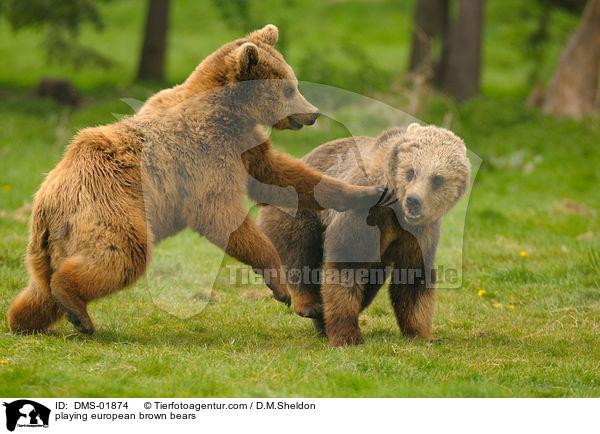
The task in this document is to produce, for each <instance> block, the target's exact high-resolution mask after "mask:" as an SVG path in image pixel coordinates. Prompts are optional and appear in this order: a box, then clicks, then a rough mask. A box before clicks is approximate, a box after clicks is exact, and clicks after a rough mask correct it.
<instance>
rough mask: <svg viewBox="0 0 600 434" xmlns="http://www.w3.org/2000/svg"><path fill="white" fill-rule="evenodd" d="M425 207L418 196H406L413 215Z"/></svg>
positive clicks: (407, 204)
mask: <svg viewBox="0 0 600 434" xmlns="http://www.w3.org/2000/svg"><path fill="white" fill-rule="evenodd" d="M421 205H423V201H422V200H421V198H420V197H419V196H417V195H416V194H409V195H408V196H406V207H407V208H408V209H409V210H410V211H411V212H413V213H416V212H419V210H420V209H421Z"/></svg>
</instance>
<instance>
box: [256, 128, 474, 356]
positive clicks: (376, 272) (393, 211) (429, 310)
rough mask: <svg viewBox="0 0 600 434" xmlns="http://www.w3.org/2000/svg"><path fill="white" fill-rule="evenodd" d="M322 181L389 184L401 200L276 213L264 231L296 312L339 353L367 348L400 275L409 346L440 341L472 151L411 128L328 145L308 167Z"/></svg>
mask: <svg viewBox="0 0 600 434" xmlns="http://www.w3.org/2000/svg"><path fill="white" fill-rule="evenodd" d="M304 162H305V163H306V164H308V165H309V166H311V167H314V168H316V169H318V170H320V171H322V172H323V173H327V174H329V175H331V176H334V177H336V178H338V179H340V180H343V181H345V182H349V183H353V184H359V185H376V184H379V183H382V182H385V183H387V185H388V186H389V188H390V189H391V192H392V193H393V196H394V200H392V201H388V203H387V204H386V206H380V207H377V208H373V209H372V210H370V211H365V210H351V211H346V212H337V211H300V212H299V213H298V214H297V215H296V216H295V217H294V216H291V215H289V214H288V213H286V212H283V211H282V210H280V209H278V208H276V207H273V206H268V207H264V208H263V209H261V211H260V214H259V218H258V225H259V227H260V228H261V229H262V230H263V232H264V233H265V234H267V236H268V237H269V238H270V239H271V241H272V242H273V244H274V245H275V248H276V249H277V251H278V253H279V256H280V258H281V260H282V263H283V265H284V270H285V271H286V273H287V277H288V285H289V287H290V288H291V291H292V302H293V304H294V308H295V310H296V312H297V313H298V314H299V315H301V316H305V317H311V318H313V323H314V325H315V328H316V330H317V331H319V332H320V333H326V334H327V336H328V337H329V341H330V343H331V344H332V345H334V346H339V345H344V344H359V343H362V342H363V337H362V334H361V331H360V328H359V326H358V316H359V313H360V312H361V311H362V310H363V309H365V308H366V307H367V306H368V305H369V303H370V302H371V301H372V300H373V298H374V297H375V295H376V294H377V291H378V290H379V288H380V287H381V286H382V285H383V283H384V282H385V280H386V279H387V278H389V276H390V275H391V276H392V277H391V281H390V285H389V292H390V297H391V302H392V306H393V308H394V311H395V314H396V318H397V320H398V325H399V326H400V329H401V330H402V332H403V333H404V334H405V335H406V336H418V337H420V338H424V339H430V338H431V330H432V326H433V312H434V288H433V283H434V281H435V270H434V261H435V254H436V249H437V245H438V241H439V238H440V228H441V222H442V216H443V215H444V214H445V213H447V212H448V210H450V209H451V208H452V207H453V206H454V205H455V204H456V203H457V202H458V200H459V199H460V198H461V197H462V196H463V194H464V193H465V191H466V190H467V188H468V185H469V178H470V163H469V160H468V158H467V155H466V148H465V144H464V143H463V141H462V140H461V139H460V138H458V137H457V136H456V135H454V134H453V133H452V132H450V131H448V130H446V129H443V128H439V127H434V126H427V127H422V126H419V125H418V124H411V125H410V126H409V127H408V128H407V129H406V130H402V129H391V130H388V131H386V132H384V133H383V134H382V135H381V136H379V137H378V138H371V137H350V138H345V139H339V140H335V141H332V142H329V143H325V144H323V145H321V146H319V147H318V148H316V149H315V150H313V151H312V152H311V153H310V154H308V155H307V156H306V157H305V158H304Z"/></svg>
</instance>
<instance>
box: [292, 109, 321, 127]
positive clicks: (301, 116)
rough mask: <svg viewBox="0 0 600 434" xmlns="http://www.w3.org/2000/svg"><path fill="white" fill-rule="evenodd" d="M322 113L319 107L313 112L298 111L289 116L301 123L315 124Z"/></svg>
mask: <svg viewBox="0 0 600 434" xmlns="http://www.w3.org/2000/svg"><path fill="white" fill-rule="evenodd" d="M320 115H321V111H320V110H319V109H317V110H316V111H314V112H312V113H296V114H293V115H290V116H288V118H289V119H290V120H291V121H293V122H295V123H297V124H300V125H313V124H314V123H315V122H316V121H317V118H318V117H319V116H320Z"/></svg>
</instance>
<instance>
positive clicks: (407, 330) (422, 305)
mask: <svg viewBox="0 0 600 434" xmlns="http://www.w3.org/2000/svg"><path fill="white" fill-rule="evenodd" d="M390 299H391V302H392V307H393V308H394V312H395V314H396V320H397V321H398V326H399V327H400V330H401V331H402V334H404V335H405V336H407V337H410V338H413V337H418V338H421V339H432V335H431V332H432V330H433V314H434V310H435V290H434V289H433V288H427V287H426V286H425V285H424V284H421V283H419V284H401V283H396V282H392V283H390Z"/></svg>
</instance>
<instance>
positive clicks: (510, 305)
mask: <svg viewBox="0 0 600 434" xmlns="http://www.w3.org/2000/svg"><path fill="white" fill-rule="evenodd" d="M506 307H507V308H509V309H514V308H515V307H514V306H513V305H512V304H509V305H508V306H506Z"/></svg>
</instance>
